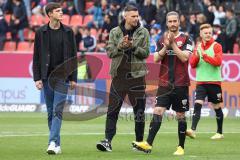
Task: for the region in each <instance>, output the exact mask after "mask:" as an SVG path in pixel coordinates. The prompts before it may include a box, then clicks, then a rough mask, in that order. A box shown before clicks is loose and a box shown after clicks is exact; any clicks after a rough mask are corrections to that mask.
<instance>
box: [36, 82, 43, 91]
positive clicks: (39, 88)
mask: <svg viewBox="0 0 240 160" xmlns="http://www.w3.org/2000/svg"><path fill="white" fill-rule="evenodd" d="M35 86H36V87H37V89H38V90H41V89H42V87H43V83H42V81H41V80H39V81H36V82H35Z"/></svg>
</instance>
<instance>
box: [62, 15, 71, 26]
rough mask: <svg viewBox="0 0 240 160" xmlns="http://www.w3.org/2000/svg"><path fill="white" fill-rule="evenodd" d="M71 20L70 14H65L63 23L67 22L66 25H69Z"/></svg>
mask: <svg viewBox="0 0 240 160" xmlns="http://www.w3.org/2000/svg"><path fill="white" fill-rule="evenodd" d="M69 21H70V16H69V15H67V14H64V15H63V20H62V23H63V24H65V25H69Z"/></svg>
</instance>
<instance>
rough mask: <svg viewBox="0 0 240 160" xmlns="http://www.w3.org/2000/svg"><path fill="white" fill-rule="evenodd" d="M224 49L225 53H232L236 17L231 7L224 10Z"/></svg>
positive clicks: (235, 32) (234, 40)
mask: <svg viewBox="0 0 240 160" xmlns="http://www.w3.org/2000/svg"><path fill="white" fill-rule="evenodd" d="M226 18H227V21H226V42H225V44H226V50H225V53H228V52H230V53H233V46H234V43H235V42H236V38H237V37H236V36H237V19H236V17H235V15H234V12H233V10H232V9H231V8H229V9H227V10H226Z"/></svg>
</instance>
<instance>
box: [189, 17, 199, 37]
mask: <svg viewBox="0 0 240 160" xmlns="http://www.w3.org/2000/svg"><path fill="white" fill-rule="evenodd" d="M196 23H197V19H196V15H195V14H191V15H190V16H189V25H190V31H189V35H190V37H191V38H192V39H193V40H194V41H196V38H197V34H196V33H197V24H196Z"/></svg>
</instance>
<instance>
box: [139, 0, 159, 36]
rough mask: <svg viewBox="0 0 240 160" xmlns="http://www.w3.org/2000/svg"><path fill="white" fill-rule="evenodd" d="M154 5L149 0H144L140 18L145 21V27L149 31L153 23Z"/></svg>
mask: <svg viewBox="0 0 240 160" xmlns="http://www.w3.org/2000/svg"><path fill="white" fill-rule="evenodd" d="M156 10H157V8H156V6H155V5H153V4H152V1H151V0H145V2H144V6H143V8H142V15H141V16H142V18H143V19H144V20H145V21H146V28H147V29H148V30H149V31H150V28H151V25H153V24H154V18H155V15H156Z"/></svg>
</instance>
